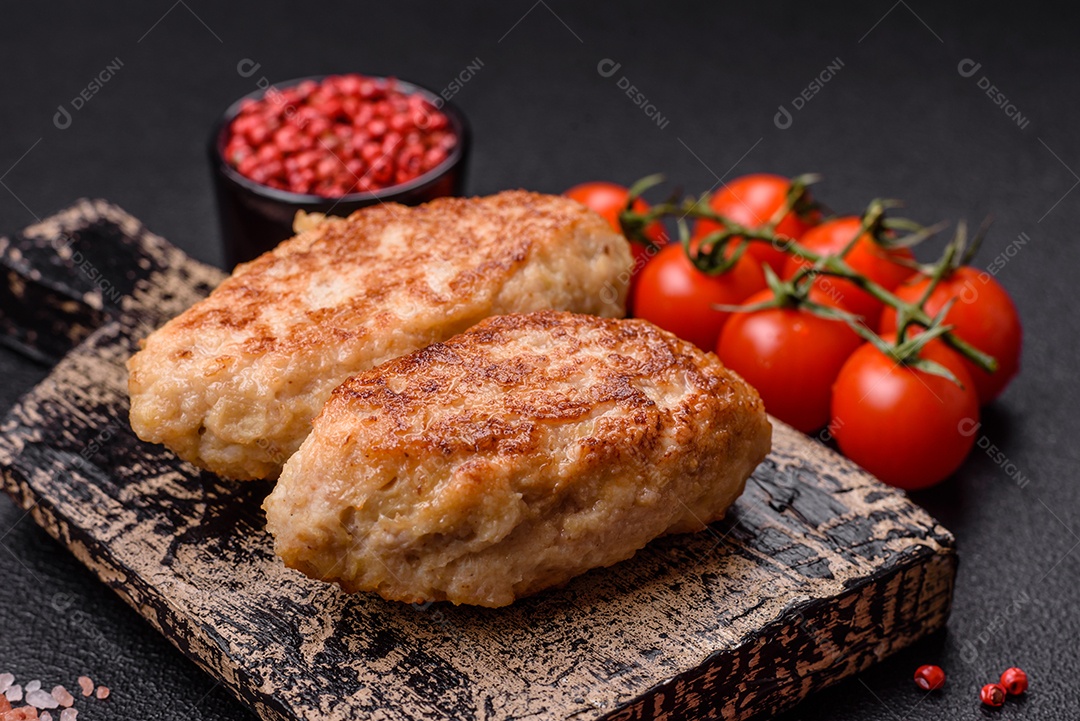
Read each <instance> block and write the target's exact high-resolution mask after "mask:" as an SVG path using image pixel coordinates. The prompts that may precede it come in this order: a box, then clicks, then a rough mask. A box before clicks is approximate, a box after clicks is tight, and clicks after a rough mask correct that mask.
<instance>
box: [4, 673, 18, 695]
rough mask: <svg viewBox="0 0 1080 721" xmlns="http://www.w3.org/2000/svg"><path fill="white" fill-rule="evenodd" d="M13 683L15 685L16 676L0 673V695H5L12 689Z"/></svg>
mask: <svg viewBox="0 0 1080 721" xmlns="http://www.w3.org/2000/svg"><path fill="white" fill-rule="evenodd" d="M13 683H15V676H14V675H13V674H10V673H0V693H4V692H5V691H7V690H8V689H9V688H11V684H13Z"/></svg>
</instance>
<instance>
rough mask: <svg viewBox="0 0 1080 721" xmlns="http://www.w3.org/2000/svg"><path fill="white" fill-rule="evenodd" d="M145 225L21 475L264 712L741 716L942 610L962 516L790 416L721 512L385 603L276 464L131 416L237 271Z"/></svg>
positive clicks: (9, 451)
mask: <svg viewBox="0 0 1080 721" xmlns="http://www.w3.org/2000/svg"><path fill="white" fill-rule="evenodd" d="M100 210H101V209H100V208H98V209H97V210H96V211H94V212H95V213H96V219H95V220H93V221H91V220H90V218H87V219H86V223H85V226H86V227H85V228H84V229H83V230H82V231H81V232H84V233H86V234H88V235H92V234H94V233H98V232H102V233H103V235H102V236H101V237H102V238H104V237H105V235H107V234H108V233H113V232H114V231H115V229H116V228H120V227H121V226H122V225H124V224H123V223H120V222H116V223H112V225H113V226H114V227H112V228H110V229H109V230H108V231H105V230H100V231H99V230H93V229H92V227H93V226H95V224H96V226H97V227H98V228H101V227H102V226H103V225H109V224H110V222H111V221H107V222H105V223H102V213H101V212H100ZM73 212H74V214H75V215H78V213H79V212H83V211H78V210H76V211H73ZM110 212H113V213H122V211H118V210H116V209H112V211H110ZM117 217H118V216H114V218H113V219H114V220H116V218H117ZM68 220H69V221H73V222H75V223H76V224H78V222H79V221H78V220H77V218H75V219H74V220H73V217H72V216H71V215H69V216H68ZM125 233H127V234H133V235H136V236H137V235H139V234H143V233H145V231H144V230H142V228H141V226H140V225H138V224H137V222H135V221H133V220H132V221H131V222H130V223H127V224H126V230H121V231H120V234H121V235H123V234H125ZM114 240H115V238H114ZM129 240H131V241H132V242H130V243H128V247H134V248H139V249H140V250H139V253H141V254H146V255H149V256H150V258H151V259H150V260H149V261H146V260H145V259H144V262H147V263H149V267H150V268H151V270H150V272H149V273H147V275H145V276H143V277H142V278H141V279H138V280H136V281H134V282H132V283H131V285H130V293H129V294H128V295H126V296H125V298H124V299H123V302H122V303H121V306H122V310H123V312H122V313H120V314H118V315H117V317H116V318H115V319H114V320H109V321H108V322H107V323H106V324H105V325H104V326H103V327H102V328H101V329H100V330H98V331H96V332H95V333H93V334H92V335H91V336H90V337H89V338H88V339H87V340H86V341H85V342H83V343H82V344H81V345H80V346H78V348H76V349H75V350H74V351H73V352H72V353H70V354H69V355H68V356H67V357H66V358H65V359H64V360H63V361H62V362H61V363H60V364H59V365H58V366H57V367H56V368H55V370H54V372H53V373H52V374H51V375H50V376H49V377H48V378H47V379H46V380H45V381H44V382H43V383H42V384H41V385H39V386H38V387H37V388H36V389H35V390H34V391H32V392H31V393H30V394H29V395H27V396H26V397H25V398H24V399H23V400H22V401H21V402H20V403H19V404H18V405H17V406H16V408H14V409H13V410H12V411H11V413H10V414H9V416H8V417H7V419H6V420H5V421H4V423H3V426H2V430H0V433H2V435H0V463H2V465H3V467H4V485H5V488H6V490H7V491H8V492H9V493H10V494H11V495H12V496H13V497H14V498H15V499H16V500H17V501H18V502H19V503H20V504H22V505H23V507H25V508H27V509H31V513H32V515H33V517H34V519H35V520H36V521H37V522H38V523H39V524H41V525H42V526H43V527H44V528H45V529H46V530H47V531H48V532H49V533H50V534H52V535H53V536H55V537H56V538H57V539H59V540H60V541H61V542H62V543H64V544H65V545H67V546H68V547H69V548H70V549H71V550H72V551H73V552H74V553H75V554H76V556H78V558H79V559H80V560H81V561H82V562H83V563H85V564H86V565H87V566H89V567H90V568H91V569H93V570H94V571H95V572H96V573H97V574H98V576H99V577H101V579H102V580H103V581H104V582H105V583H107V584H109V585H110V586H111V587H112V588H114V589H115V590H116V592H117V593H118V594H119V595H120V596H121V597H123V598H124V599H125V600H126V601H127V602H128V603H129V604H131V605H132V606H133V607H134V608H135V609H136V610H138V611H139V612H140V613H141V614H142V615H143V616H145V617H146V618H147V619H148V620H149V621H150V623H151V624H153V625H154V626H155V627H156V628H158V629H160V630H161V632H162V633H163V634H165V635H166V636H167V637H168V638H169V639H170V640H172V642H173V643H174V644H176V645H177V646H178V647H179V648H180V649H181V650H182V651H184V652H185V653H186V654H187V655H188V656H190V657H191V658H192V659H193V660H195V661H196V662H197V663H198V664H200V665H201V666H202V667H203V668H205V669H206V670H207V671H208V672H209V673H211V674H213V675H214V676H216V677H217V678H219V679H221V680H222V681H223V682H224V683H225V684H227V685H228V687H229V688H231V689H232V690H233V692H234V693H236V695H237V696H238V697H240V698H241V699H242V700H244V701H246V702H247V703H249V704H250V705H251V706H252V707H253V708H254V709H255V710H256V712H257V713H258V714H259V715H260V716H261V717H263V718H265V719H281V720H284V721H295V720H296V719H309V720H313V719H329V720H334V721H338V720H342V721H343V720H344V719H356V718H375V719H523V718H530V719H547V718H551V719H576V720H580V719H675V718H724V719H748V718H751V717H755V716H759V715H766V714H770V713H774V712H776V711H779V710H781V709H783V708H786V707H788V706H790V705H792V704H794V703H796V702H797V701H798V700H800V699H802V698H804V697H805V696H807V695H808V694H810V693H813V692H814V691H815V690H818V689H820V688H823V687H825V686H827V685H829V684H831V683H834V682H836V681H837V680H839V679H841V678H844V677H846V676H849V675H850V674H852V673H855V672H857V671H859V670H861V669H863V668H866V667H867V666H869V665H870V664H872V663H874V662H875V661H877V660H880V659H881V658H883V657H884V656H886V655H888V654H889V653H892V652H893V651H896V650H898V649H899V648H902V647H904V646H906V645H908V644H910V643H911V642H913V641H914V640H915V639H917V638H919V637H921V636H922V635H924V634H926V633H929V632H931V631H933V630H935V629H937V628H940V627H941V626H942V625H943V624H944V623H945V621H946V618H947V616H948V612H949V606H950V601H951V596H952V588H953V581H954V577H955V569H956V555H955V549H954V543H953V539H952V537H951V535H950V534H949V533H948V532H947V531H946V530H945V529H944V528H942V527H941V526H940V525H938V524H937V523H936V522H935V521H934V520H933V519H932V518H930V517H929V516H928V515H927V514H926V513H925V512H923V511H922V510H921V509H919V508H918V507H917V506H915V505H914V504H912V503H910V502H909V501H908V500H907V499H906V498H905V497H904V496H903V495H902V494H901V493H899V492H897V491H895V490H893V489H890V488H888V487H886V486H883V485H881V484H879V483H878V482H877V481H875V480H873V479H872V478H870V477H869V476H867V475H866V474H865V473H863V472H862V471H860V470H859V469H858V468H856V467H855V466H854V465H852V464H851V463H849V462H848V461H846V460H845V459H843V458H841V457H839V456H837V455H836V454H834V453H833V452H832V451H830V450H829V449H827V448H825V447H823V446H821V445H819V444H817V443H815V442H812V441H810V440H808V439H807V438H806V437H805V436H803V435H801V434H799V433H798V432H796V431H793V430H792V429H790V428H788V427H786V426H784V425H782V424H779V423H776V431H775V435H774V450H773V453H772V455H770V457H769V458H768V459H767V460H766V462H765V463H764V464H762V465H761V466H760V467H759V469H758V470H757V472H756V473H755V474H754V477H753V478H752V479H751V480H750V482H749V483H748V484H747V490H746V493H745V494H744V495H743V497H742V498H740V500H739V501H738V502H737V503H736V505H735V507H734V508H733V509H732V511H731V512H730V513H729V515H728V518H727V519H725V520H724V521H723V522H720V523H717V524H714V525H712V526H711V527H710V528H709V529H708V530H707V531H705V532H702V533H698V534H693V535H688V536H677V537H668V538H663V539H660V540H658V541H655V542H653V543H652V544H650V545H649V546H648V547H646V548H645V549H644V550H642V551H641V552H639V553H638V554H637V555H636V556H635V557H634V558H633V559H631V560H629V561H627V562H624V563H621V564H619V565H617V566H614V567H611V568H608V569H600V570H596V571H593V572H590V573H588V574H585V575H584V576H581V577H579V578H577V579H575V580H574V581H572V582H571V583H569V584H568V585H567V586H566V587H565V588H562V589H558V590H554V591H550V592H546V593H543V594H540V595H538V596H536V597H533V598H529V599H525V600H523V601H520V602H518V603H516V604H514V605H513V606H511V607H509V608H504V609H494V610H492V609H477V608H465V607H460V608H459V607H453V606H449V605H446V604H431V605H425V606H409V605H402V604H395V603H388V602H385V601H383V600H381V599H380V598H378V597H374V596H369V595H358V596H347V595H345V594H343V593H341V592H340V591H339V590H337V589H336V588H334V587H331V586H327V585H324V584H321V583H318V582H315V581H311V580H309V579H307V578H305V577H303V576H301V575H300V574H298V573H295V572H293V571H289V570H287V569H285V568H284V567H283V566H282V565H281V564H280V562H278V561H277V559H276V558H275V557H274V556H273V554H272V552H271V544H270V538H269V537H268V536H267V534H266V533H265V531H264V530H263V523H264V521H263V517H262V513H261V511H260V510H259V506H260V504H261V502H262V499H263V497H264V496H265V494H266V493H267V492H268V490H269V485H267V484H263V483H229V482H223V481H221V480H219V479H218V478H216V477H214V476H212V475H210V474H207V473H200V472H198V471H197V470H196V469H194V468H193V467H191V466H189V465H187V464H185V463H182V462H180V461H178V460H177V459H176V458H175V457H174V456H173V455H172V454H171V453H169V452H168V451H166V450H165V449H163V448H160V447H155V446H149V445H147V444H144V443H142V442H141V441H139V440H138V439H137V438H136V437H135V436H134V435H133V434H132V432H131V430H130V428H129V426H128V423H127V399H126V375H125V370H124V365H123V364H124V361H125V360H126V359H127V357H128V356H129V355H130V353H132V351H133V349H134V347H135V344H136V341H137V338H139V337H141V336H142V335H145V333H147V332H148V331H149V329H150V328H151V327H153V326H156V325H158V324H160V323H161V322H162V321H163V320H164V319H165V318H167V317H169V316H171V315H173V314H175V313H176V312H178V311H179V310H181V309H182V308H183V307H185V306H186V305H188V304H190V303H191V302H193V301H194V300H196V299H197V298H199V297H201V296H202V295H204V294H205V293H206V292H208V291H209V289H210V288H211V287H212V286H213V285H214V284H215V283H216V282H218V281H219V279H220V277H221V275H220V272H219V271H216V270H213V269H210V268H208V267H206V266H203V265H200V264H198V263H196V262H194V261H192V260H190V259H187V258H185V257H183V256H182V254H179V251H176V249H175V248H171V246H167V244H164V241H161V244H158V242H157V241H158V240H160V239H157V240H155V241H154V242H152V243H147V242H146V241H147V238H146V237H143V238H141V240H140V239H139V238H134V239H129ZM102 242H103V243H105V242H109V241H105V240H103V241H102Z"/></svg>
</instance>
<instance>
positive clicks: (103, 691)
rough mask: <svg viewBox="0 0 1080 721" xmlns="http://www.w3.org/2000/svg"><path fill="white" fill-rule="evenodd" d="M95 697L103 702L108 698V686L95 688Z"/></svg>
mask: <svg viewBox="0 0 1080 721" xmlns="http://www.w3.org/2000/svg"><path fill="white" fill-rule="evenodd" d="M95 695H96V696H97V697H98V698H99V699H101V700H102V701H104V700H105V699H107V698H109V687H108V686H98V687H97V693H96V694H95Z"/></svg>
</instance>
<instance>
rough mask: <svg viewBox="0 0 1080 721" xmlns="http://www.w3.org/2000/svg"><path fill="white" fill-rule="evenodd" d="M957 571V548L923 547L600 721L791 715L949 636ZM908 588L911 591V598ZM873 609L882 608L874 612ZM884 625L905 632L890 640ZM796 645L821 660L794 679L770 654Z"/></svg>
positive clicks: (749, 720)
mask: <svg viewBox="0 0 1080 721" xmlns="http://www.w3.org/2000/svg"><path fill="white" fill-rule="evenodd" d="M958 562H959V559H958V557H957V555H956V550H955V548H954V547H951V546H950V547H945V548H941V549H939V550H934V549H933V548H931V547H929V546H919V547H918V548H917V550H916V551H915V552H914V553H909V554H906V555H905V557H904V559H903V561H901V562H899V563H897V564H895V565H890V566H888V567H887V568H883V569H882V570H881V571H878V572H875V573H874V574H872V575H870V576H868V577H867V578H866V579H865V580H864V581H861V582H860V583H858V584H853V585H851V586H850V587H848V588H847V590H846V591H845V592H844V593H842V594H840V595H838V596H834V597H831V598H827V599H815V600H810V601H807V602H805V603H803V604H800V605H799V606H797V607H792V608H789V609H786V611H785V612H784V614H783V615H782V616H781V617H780V618H778V619H776V620H775V621H773V622H772V623H769V624H767V625H765V626H763V627H762V628H761V629H759V630H758V631H757V632H755V633H754V634H753V635H752V636H751V637H750V638H748V639H746V640H745V641H744V642H743V643H741V644H740V645H739V646H737V647H735V648H733V649H726V650H723V651H717V652H715V653H713V654H711V655H710V656H709V657H708V658H707V659H706V660H705V661H704V662H702V663H701V664H700V665H699V666H697V667H696V668H694V669H691V670H689V671H686V672H685V673H682V674H679V675H678V676H675V677H674V678H671V679H669V680H667V681H664V682H663V683H661V684H658V685H657V686H655V687H653V688H651V689H649V690H648V691H647V692H645V693H644V694H642V695H641V696H639V697H637V698H635V699H633V700H630V701H627V702H625V703H623V704H621V705H620V706H619V707H618V708H616V709H614V710H613V711H611V712H610V713H608V714H606V715H604V716H602V717H601V719H600V721H649V720H651V719H657V720H660V719H676V718H679V719H683V718H685V719H720V718H722V719H725V720H726V719H732V720H738V721H753V720H756V719H765V718H769V717H771V716H773V715H776V714H778V713H780V712H782V711H785V710H787V709H790V708H792V707H793V706H796V705H797V704H798V703H800V702H801V701H803V700H804V699H805V698H807V697H808V696H810V695H811V694H814V693H816V692H818V691H821V690H822V689H825V688H828V687H829V686H832V685H834V684H836V683H839V682H840V681H842V680H844V679H846V678H848V677H850V676H853V675H855V674H857V673H859V672H861V671H864V670H866V669H867V668H869V667H870V666H872V665H874V664H875V663H878V662H879V661H881V660H882V659H884V658H885V657H887V656H890V655H892V654H894V653H896V652H897V651H900V650H902V649H904V648H906V647H908V646H910V645H911V644H912V643H914V642H915V641H917V640H919V639H920V638H922V637H923V636H925V635H927V634H929V633H933V632H934V631H937V630H938V629H940V628H943V627H944V626H945V623H946V621H947V620H948V618H949V613H950V611H951V610H952V594H953V585H954V583H955V581H956V569H957V565H958ZM909 585H910V586H912V588H911V589H909V590H907V592H906V593H905V589H906V588H907V586H909ZM892 586H895V587H896V588H892ZM912 594H914V598H912V597H911V596H912ZM924 596H928V597H924ZM905 603H913V604H914V606H913V609H912V610H913V612H912V613H910V614H904V613H903V612H902V606H903V604H905ZM864 604H865V605H868V606H870V607H871V609H872V611H871V612H870V613H869V615H865V616H864V617H862V618H860V617H859V616H858V615H855V616H853V617H852V618H851V619H847V620H841V619H838V617H837V612H836V609H837V608H852V609H855V610H856V611H855V613H856V614H857V613H858V611H857V609H859V607H860V606H862V605H864ZM874 604H879V606H878V607H877V608H874V607H873V605H874ZM885 619H894V620H897V621H900V624H899V625H898V626H897V627H896V628H893V629H888V630H886V629H884V628H883V624H884V621H885ZM860 620H861V621H862V623H859V621H860ZM852 634H862V635H861V637H858V638H857V640H856V642H855V643H854V644H851V645H847V644H846V643H845V645H843V646H842V645H841V644H840V643H838V642H837V641H836V640H835V639H840V640H841V642H843V641H844V640H845V639H847V638H849V637H850V636H851V635H852ZM823 637H824V638H823ZM800 638H802V639H803V643H805V642H806V640H807V639H809V640H810V641H811V643H812V645H813V651H814V652H815V653H810V654H798V655H797V656H796V667H795V668H794V669H790V668H786V667H784V666H783V665H782V664H777V663H775V660H776V659H777V658H780V659H782V658H783V651H780V652H777V651H775V650H772V649H770V648H769V646H770V645H771V644H780V645H781V646H782V647H784V648H786V647H788V646H789V645H792V644H795V643H796V642H797V641H798V640H799V639H800ZM770 656H772V659H770ZM780 671H783V672H784V673H783V674H780V673H778V672H780ZM733 677H737V678H738V688H739V689H740V693H739V694H738V695H737V696H736V695H733V696H731V697H727V698H725V697H720V696H718V694H719V693H722V692H723V691H724V689H725V685H726V684H728V683H730V680H731V679H732V678H733ZM728 688H730V686H728Z"/></svg>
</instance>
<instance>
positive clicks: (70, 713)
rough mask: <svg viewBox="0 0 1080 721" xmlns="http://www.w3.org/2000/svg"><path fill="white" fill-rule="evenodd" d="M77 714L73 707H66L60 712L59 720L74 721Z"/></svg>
mask: <svg viewBox="0 0 1080 721" xmlns="http://www.w3.org/2000/svg"><path fill="white" fill-rule="evenodd" d="M78 715H79V712H78V711H76V710H75V709H73V708H66V709H64V710H63V711H61V712H60V721H75V717H76V716H78Z"/></svg>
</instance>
